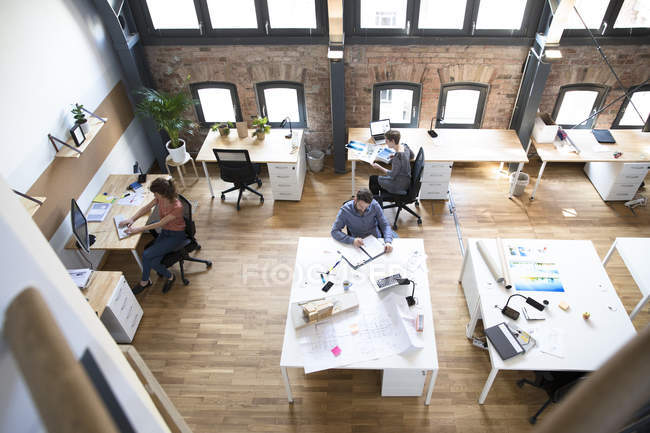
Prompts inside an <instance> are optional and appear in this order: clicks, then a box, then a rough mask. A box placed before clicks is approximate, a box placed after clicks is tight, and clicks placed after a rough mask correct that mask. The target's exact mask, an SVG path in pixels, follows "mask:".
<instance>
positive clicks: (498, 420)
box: [104, 161, 650, 433]
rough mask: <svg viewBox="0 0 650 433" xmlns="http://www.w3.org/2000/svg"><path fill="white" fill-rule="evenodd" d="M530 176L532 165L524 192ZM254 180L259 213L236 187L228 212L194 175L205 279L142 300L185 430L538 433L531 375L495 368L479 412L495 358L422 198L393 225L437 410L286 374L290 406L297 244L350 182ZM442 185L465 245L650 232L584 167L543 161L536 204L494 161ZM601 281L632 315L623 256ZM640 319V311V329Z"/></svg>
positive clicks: (371, 390) (351, 375) (354, 376)
mask: <svg viewBox="0 0 650 433" xmlns="http://www.w3.org/2000/svg"><path fill="white" fill-rule="evenodd" d="M538 167H539V164H538V163H535V162H533V163H531V164H529V165H527V166H526V167H525V170H524V171H525V172H528V173H529V174H530V175H531V183H532V182H533V181H534V180H535V176H536V175H537V171H538ZM210 169H211V171H212V173H213V175H215V177H213V183H214V186H215V190H216V191H221V190H223V189H226V188H227V187H228V186H226V184H225V183H224V182H222V181H221V180H220V179H218V176H217V172H216V167H214V166H212V167H210ZM263 174H264V177H263V180H264V181H265V183H264V185H263V186H262V187H261V192H262V193H263V194H264V195H265V202H264V204H263V205H260V203H259V200H258V199H257V198H256V197H255V196H253V195H252V194H245V195H244V199H243V201H242V209H241V211H239V212H237V210H236V209H235V201H236V198H237V195H236V193H230V194H229V195H228V197H227V199H226V200H225V202H222V201H220V200H219V197H218V196H219V194H217V198H216V199H215V200H211V199H210V195H209V191H208V187H207V183H206V180H205V178H203V177H201V178H200V179H198V180H197V181H194V180H193V179H192V178H191V177H190V178H189V179H188V187H187V189H186V190H185V191H184V194H185V195H186V196H187V197H188V198H190V199H191V200H196V201H197V202H198V209H197V211H196V213H195V216H194V218H195V221H196V223H197V238H198V240H199V241H200V243H201V245H202V247H203V248H202V249H201V251H200V252H199V253H198V254H197V255H198V256H199V257H202V258H208V259H210V260H212V261H213V263H214V265H213V266H212V269H210V270H207V271H206V270H205V266H204V265H201V264H197V263H190V264H189V265H188V266H187V269H188V278H189V279H190V280H191V284H190V285H189V286H183V285H182V284H180V283H177V284H176V285H175V287H174V288H173V289H172V291H171V292H169V293H167V294H165V295H163V294H162V293H161V285H162V282H160V281H158V282H156V283H155V284H154V285H153V286H152V287H151V288H149V289H148V290H147V291H146V292H144V293H143V294H141V295H139V296H138V300H139V301H140V303H141V305H142V307H143V308H144V316H143V319H142V322H141V324H140V328H139V329H138V332H137V334H136V337H135V340H134V345H135V347H136V348H137V350H138V352H139V353H140V354H141V355H142V357H143V358H144V360H145V361H146V362H147V364H148V365H149V367H150V368H151V370H152V371H153V373H154V374H155V376H156V378H157V379H158V380H159V382H160V383H161V385H162V386H163V388H164V389H165V391H166V392H167V393H168V394H169V397H170V398H171V400H172V401H173V402H174V404H175V405H176V406H177V408H178V409H179V411H180V413H181V414H182V415H183V416H184V417H185V419H186V421H187V423H188V424H189V425H190V426H191V427H192V429H193V430H194V432H196V433H202V432H215V431H224V432H335V433H346V432H350V433H351V432H354V433H360V432H411V431H413V432H416V431H417V432H422V431H436V432H499V433H507V432H527V431H530V430H531V426H530V425H529V424H528V421H527V419H528V417H529V416H530V415H532V414H533V413H534V412H535V411H536V410H537V409H538V407H539V406H540V405H541V404H542V403H543V401H544V400H545V394H544V392H543V391H541V390H538V389H534V388H530V387H528V388H523V389H520V388H518V387H517V386H516V384H515V381H516V380H517V379H518V378H520V377H522V376H528V377H531V376H532V374H531V373H526V372H500V373H499V375H498V376H497V379H496V381H495V383H494V385H493V387H492V390H491V392H490V394H489V397H488V399H487V401H486V404H485V405H483V406H481V405H479V404H478V403H477V399H478V395H479V393H480V391H481V389H482V387H483V384H484V383H485V380H486V378H487V375H488V372H489V370H490V362H489V357H488V354H487V352H485V351H482V350H480V349H478V348H476V347H474V346H472V345H471V344H470V343H469V342H468V340H467V339H466V338H465V325H466V324H467V322H468V319H469V316H468V311H467V306H466V303H465V299H464V296H463V294H462V289H461V288H460V287H459V285H458V284H457V278H458V274H459V271H460V266H461V254H460V249H459V244H458V241H457V238H456V230H455V226H454V221H453V218H452V217H451V215H450V214H449V211H448V209H447V205H446V202H444V201H423V202H422V204H421V206H420V208H419V209H420V211H421V216H422V220H423V224H422V225H421V226H418V225H417V224H416V222H415V219H414V218H412V217H411V216H409V215H408V214H406V215H403V216H402V215H401V216H400V220H399V230H398V233H399V236H400V237H418V238H424V240H425V248H426V253H427V266H428V268H429V284H430V287H431V302H432V305H433V315H434V321H435V328H436V341H437V346H438V359H439V363H440V371H439V374H438V379H437V382H436V385H435V389H434V392H433V398H432V401H431V405H430V406H424V405H423V398H381V397H380V396H379V394H380V374H379V372H375V371H350V370H331V371H324V372H318V373H313V374H310V375H308V376H305V375H304V374H303V373H302V371H301V370H300V371H299V370H297V369H290V371H289V374H290V378H291V383H292V389H293V392H294V397H295V403H294V404H293V405H289V404H287V401H286V395H285V391H284V387H283V384H282V378H281V374H280V368H279V363H280V353H281V348H282V339H283V333H284V323H285V319H286V312H287V302H288V298H289V288H290V285H291V278H292V271H293V264H294V261H295V253H296V247H297V240H298V237H300V236H329V231H330V228H331V224H332V222H333V220H334V218H335V216H336V213H337V210H338V208H339V206H340V204H341V203H342V202H343V201H344V200H346V199H347V198H348V197H349V196H350V175H349V174H347V175H338V174H334V171H333V169H332V167H331V162H330V161H328V164H326V167H325V170H324V171H323V172H321V173H308V174H307V177H306V180H305V186H304V192H303V196H302V200H301V201H300V202H296V203H294V202H274V201H273V195H272V193H271V188H270V185H269V182H268V174H267V173H263ZM357 174H358V176H357V182H358V184H359V185H361V184H366V182H367V178H368V174H369V172H368V171H367V170H365V169H364V167H360V169H359V170H358V171H357ZM192 182H194V183H193V184H192ZM451 185H452V190H453V195H454V199H455V202H456V207H457V212H458V217H459V220H460V224H461V228H462V234H463V236H464V237H465V238H468V237H495V236H501V237H523V238H548V239H590V240H592V241H593V242H594V245H595V247H596V249H597V251H598V253H599V255H600V256H601V257H603V256H604V254H605V253H606V252H607V249H608V248H609V246H610V245H611V243H612V241H613V240H614V238H615V237H616V236H650V230H649V228H650V214H649V211H648V209H647V208H637V209H636V210H635V213H632V212H631V211H630V210H629V209H627V208H626V207H625V206H623V204H622V203H621V202H615V203H605V202H603V201H602V200H601V199H600V197H599V195H598V193H597V192H596V190H595V189H594V187H593V186H592V185H591V183H590V182H589V180H588V179H587V178H586V176H585V175H584V173H583V171H582V167H581V166H580V165H577V164H549V166H548V167H547V168H546V170H545V172H544V178H543V179H542V183H541V185H540V188H539V190H538V192H537V197H536V199H535V201H533V202H531V201H530V200H529V199H528V198H529V194H530V192H531V191H532V185H529V186H528V187H527V189H526V193H525V194H524V195H523V196H521V197H519V198H515V199H513V200H509V199H508V198H507V189H508V186H507V179H506V178H505V176H504V175H502V174H499V173H498V164H462V165H461V164H456V165H455V166H454V170H453V174H452V183H451ZM641 193H643V194H644V195H645V191H644V190H641ZM387 213H388V216H389V218H390V217H391V216H392V217H394V213H393V211H392V210H391V211H387ZM145 243H146V240H143V242H141V246H140V247H141V248H142V246H143V245H144V244H145ZM104 269H107V270H123V271H124V272H125V274H126V276H127V279H128V280H129V282H130V283H131V284H136V283H137V281H138V280H139V274H138V268H137V266H136V264H135V262H134V260H133V258H132V257H131V255H130V254H118V253H113V254H111V256H110V257H109V259H108V260H107V262H106V265H105V266H104ZM176 269H177V267H176ZM607 271H608V273H609V275H610V278H611V279H612V281H613V283H614V286H615V287H616V289H617V291H618V293H619V296H620V297H621V299H622V301H623V304H624V305H625V307H626V309H627V311H628V313H629V312H630V311H631V310H632V308H633V307H634V305H636V303H637V302H638V301H639V300H640V299H641V295H640V292H639V290H638V289H637V287H636V286H635V284H634V281H633V280H632V278H631V277H630V275H629V274H628V273H627V271H626V269H625V266H624V265H623V263H622V260H621V259H620V257H618V255H614V257H613V258H612V260H611V262H610V264H609V266H608V268H607ZM649 322H650V308H645V310H644V311H642V312H641V313H639V315H638V316H637V317H636V319H635V320H634V325H635V326H636V328H637V329H641V328H642V327H644V326H646V325H647V324H648V323H649ZM541 419H542V420H543V416H542V418H541ZM540 422H542V421H540Z"/></svg>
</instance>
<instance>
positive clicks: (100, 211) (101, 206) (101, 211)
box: [86, 203, 111, 222]
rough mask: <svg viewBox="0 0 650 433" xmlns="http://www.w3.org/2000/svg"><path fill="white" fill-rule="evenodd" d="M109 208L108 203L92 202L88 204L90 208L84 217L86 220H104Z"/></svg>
mask: <svg viewBox="0 0 650 433" xmlns="http://www.w3.org/2000/svg"><path fill="white" fill-rule="evenodd" d="M110 210H111V204H110V203H93V204H92V206H90V210H89V211H88V215H87V216H86V219H87V220H88V222H100V221H104V219H105V218H106V215H108V211H110Z"/></svg>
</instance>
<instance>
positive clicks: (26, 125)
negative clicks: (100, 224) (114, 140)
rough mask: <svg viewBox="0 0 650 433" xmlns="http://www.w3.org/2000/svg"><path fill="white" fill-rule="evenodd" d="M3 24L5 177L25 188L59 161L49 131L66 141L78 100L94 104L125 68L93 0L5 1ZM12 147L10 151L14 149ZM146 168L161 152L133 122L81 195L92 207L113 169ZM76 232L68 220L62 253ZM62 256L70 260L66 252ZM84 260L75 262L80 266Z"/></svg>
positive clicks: (1, 171)
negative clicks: (156, 151)
mask: <svg viewBox="0 0 650 433" xmlns="http://www.w3.org/2000/svg"><path fill="white" fill-rule="evenodd" d="M2 17H3V25H2V26H0V52H1V53H2V65H3V66H2V68H0V94H1V95H3V98H2V102H1V103H0V119H2V121H1V122H2V124H3V126H4V128H3V129H4V130H5V131H7V132H8V134H7V135H8V137H11V138H10V139H5V140H3V142H2V144H1V145H0V149H2V158H3V163H2V164H0V176H2V177H4V178H5V180H6V181H7V182H8V183H9V185H10V186H11V187H12V188H14V189H16V190H18V191H22V192H25V191H27V190H28V189H29V188H30V187H31V185H32V184H33V183H34V182H35V181H36V179H38V177H39V176H40V175H41V174H42V173H43V171H44V170H45V168H47V166H48V165H49V164H50V163H51V161H52V160H53V159H54V148H53V147H52V145H51V144H50V142H49V141H48V139H47V134H48V133H52V134H53V135H55V136H57V137H59V138H62V139H65V138H66V137H67V136H68V135H67V134H68V132H67V131H68V129H69V127H70V126H71V125H72V124H73V123H74V122H73V118H72V115H71V114H70V108H71V107H70V106H71V104H73V103H81V104H83V105H84V106H85V107H86V108H88V109H89V110H94V109H96V108H97V106H98V105H99V104H100V103H101V101H102V100H103V99H104V98H105V97H106V96H107V95H108V93H109V92H110V91H111V90H112V89H113V87H115V85H116V84H117V83H118V82H119V81H120V80H121V79H122V72H121V68H120V66H119V62H118V60H117V56H116V55H115V53H114V50H113V47H112V42H111V40H110V38H109V37H108V35H107V33H106V32H105V29H104V27H103V24H102V23H101V20H100V18H99V16H98V15H97V14H96V12H95V7H94V5H92V4H91V2H90V1H89V0H33V1H30V2H13V1H12V2H3V4H2ZM9 149H12V150H11V151H7V150H9ZM135 160H137V161H139V162H140V164H141V166H142V167H143V168H144V169H147V168H148V167H150V166H151V164H152V163H153V160H154V156H153V154H152V153H151V151H150V150H149V145H148V143H147V141H146V135H145V133H144V129H143V128H142V125H141V123H140V121H139V120H137V119H136V120H134V121H133V122H132V123H131V125H130V126H129V127H128V129H127V130H126V132H125V133H124V134H123V136H122V137H121V139H120V140H119V142H118V144H117V145H116V146H115V148H114V149H113V151H112V152H111V154H110V155H109V157H108V158H107V160H106V161H105V163H104V165H103V166H102V167H101V169H100V170H99V171H98V173H97V175H96V176H95V177H94V178H93V179H92V181H91V182H90V183H89V184H88V187H87V188H86V190H85V191H84V192H83V194H82V196H81V199H80V200H79V202H80V206H81V207H82V209H86V208H87V207H88V205H89V204H90V201H91V200H92V197H93V196H94V195H95V194H96V193H97V192H99V189H100V188H101V186H102V184H103V183H104V181H105V180H106V177H107V176H108V175H109V174H111V173H131V172H132V167H133V163H134V161H135ZM70 235H71V230H70V228H69V222H68V221H67V219H66V220H65V221H64V222H63V223H62V225H61V226H60V227H59V230H58V232H57V234H56V235H55V236H54V238H53V239H52V246H53V247H54V248H55V250H56V251H61V250H62V246H63V244H64V243H65V240H67V239H68V238H69V237H70ZM61 255H62V258H65V259H66V261H67V259H68V255H67V254H66V253H65V252H62V253H61ZM77 261H78V258H76V257H75V259H73V260H72V262H70V263H71V264H75V263H76V262H77Z"/></svg>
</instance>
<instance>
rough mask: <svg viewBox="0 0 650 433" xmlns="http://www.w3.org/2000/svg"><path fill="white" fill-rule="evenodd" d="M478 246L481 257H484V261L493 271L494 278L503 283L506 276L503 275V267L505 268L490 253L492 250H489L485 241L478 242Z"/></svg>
mask: <svg viewBox="0 0 650 433" xmlns="http://www.w3.org/2000/svg"><path fill="white" fill-rule="evenodd" d="M476 246H477V248H478V251H479V253H481V257H483V261H484V262H485V264H486V265H487V267H488V269H489V270H490V272H491V273H492V276H493V277H494V279H495V280H496V281H497V283H503V281H504V277H503V273H502V272H501V269H503V267H501V266H499V265H498V263H496V262H495V261H494V258H493V257H492V255H491V254H490V251H489V250H488V248H487V246H486V245H485V243H484V241H478V242H476Z"/></svg>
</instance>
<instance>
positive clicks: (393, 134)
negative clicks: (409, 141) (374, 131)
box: [384, 129, 402, 144]
mask: <svg viewBox="0 0 650 433" xmlns="http://www.w3.org/2000/svg"><path fill="white" fill-rule="evenodd" d="M401 137H402V134H400V133H399V131H397V130H395V129H391V130H390V131H386V132H385V133H384V138H385V139H386V140H391V141H394V142H395V144H399V139H400V138H401Z"/></svg>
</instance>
